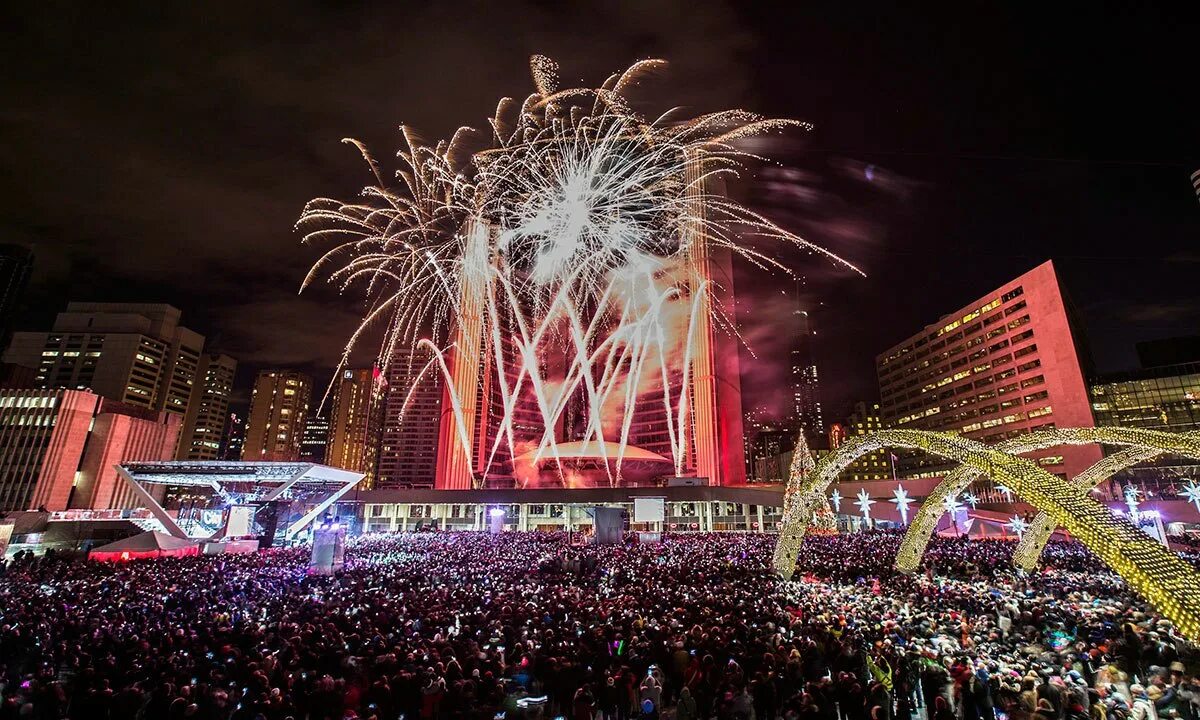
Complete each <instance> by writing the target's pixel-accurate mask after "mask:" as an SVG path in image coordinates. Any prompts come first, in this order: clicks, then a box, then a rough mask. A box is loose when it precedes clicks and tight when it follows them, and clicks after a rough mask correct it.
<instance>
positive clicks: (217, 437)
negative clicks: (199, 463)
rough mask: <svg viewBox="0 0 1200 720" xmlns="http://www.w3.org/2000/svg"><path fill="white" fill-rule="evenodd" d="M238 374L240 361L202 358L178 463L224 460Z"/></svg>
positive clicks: (180, 440)
mask: <svg viewBox="0 0 1200 720" xmlns="http://www.w3.org/2000/svg"><path fill="white" fill-rule="evenodd" d="M236 372H237V360H234V359H233V358H231V357H229V356H228V355H203V356H201V358H200V365H199V367H198V368H197V372H196V377H197V381H195V382H193V383H192V396H191V399H190V400H189V401H188V408H187V414H186V415H184V420H183V432H182V433H181V434H180V436H179V450H178V452H177V453H176V457H177V458H178V459H180V460H217V459H220V457H221V440H222V438H223V436H224V434H225V421H226V418H227V417H228V415H229V398H230V396H231V395H232V394H233V376H234V374H235V373H236Z"/></svg>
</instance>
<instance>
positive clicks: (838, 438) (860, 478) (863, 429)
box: [829, 402, 892, 482]
mask: <svg viewBox="0 0 1200 720" xmlns="http://www.w3.org/2000/svg"><path fill="white" fill-rule="evenodd" d="M882 429H883V420H882V418H881V416H880V408H879V403H877V402H870V403H868V402H858V403H855V404H854V412H853V413H851V414H850V416H849V417H847V418H846V419H845V421H843V422H840V423H834V424H833V425H832V426H831V427H830V428H829V449H830V450H837V449H838V448H839V447H841V446H842V444H843V443H845V442H846V441H847V440H850V439H853V438H856V437H859V436H862V435H870V434H873V433H877V432H879V431H880V430H882ZM890 455H891V453H890V451H889V450H887V449H882V450H875V451H874V452H870V453H867V454H866V455H863V456H862V457H860V458H859V459H857V460H855V461H854V462H852V463H850V465H849V466H848V467H847V468H846V469H845V471H843V474H842V475H841V477H842V479H843V480H849V481H851V482H866V481H869V480H887V479H888V478H890V477H892V465H891V458H890Z"/></svg>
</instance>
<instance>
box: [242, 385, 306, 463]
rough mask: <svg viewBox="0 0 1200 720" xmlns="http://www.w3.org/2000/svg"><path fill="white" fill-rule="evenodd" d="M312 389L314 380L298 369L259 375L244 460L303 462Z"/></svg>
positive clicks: (247, 429) (247, 426) (248, 425)
mask: <svg viewBox="0 0 1200 720" xmlns="http://www.w3.org/2000/svg"><path fill="white" fill-rule="evenodd" d="M312 387H313V383H312V378H310V377H309V376H307V375H305V374H304V373H300V372H296V371H295V370H263V371H261V372H259V373H258V377H257V378H256V379H255V380H254V390H253V392H252V393H251V395H250V416H249V419H248V420H247V421H246V444H245V447H243V448H242V459H243V460H270V461H294V460H297V459H299V457H300V440H301V439H302V438H303V437H304V426H305V423H306V422H307V421H308V406H309V401H310V400H311V398H312Z"/></svg>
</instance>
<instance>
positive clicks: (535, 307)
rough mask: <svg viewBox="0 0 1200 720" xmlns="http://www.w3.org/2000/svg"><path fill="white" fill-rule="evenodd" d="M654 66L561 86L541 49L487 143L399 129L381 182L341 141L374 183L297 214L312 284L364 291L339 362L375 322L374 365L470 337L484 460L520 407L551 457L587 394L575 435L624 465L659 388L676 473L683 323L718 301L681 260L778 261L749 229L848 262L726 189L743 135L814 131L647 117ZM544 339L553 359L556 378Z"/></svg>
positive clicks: (685, 351)
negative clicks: (420, 136) (530, 88)
mask: <svg viewBox="0 0 1200 720" xmlns="http://www.w3.org/2000/svg"><path fill="white" fill-rule="evenodd" d="M662 65H664V63H663V62H662V61H660V60H646V61H642V62H639V63H637V64H635V65H633V66H632V67H630V68H629V69H628V70H626V71H625V72H623V73H619V74H615V75H612V76H610V77H609V78H608V79H607V80H606V81H605V82H604V83H603V84H602V85H601V86H600V87H597V88H560V87H559V81H558V69H557V66H556V65H555V64H554V63H553V61H551V60H549V59H547V58H545V57H542V56H534V58H533V59H532V62H531V69H532V75H533V79H534V85H535V87H536V92H535V93H533V94H531V95H530V96H529V97H527V98H525V100H524V101H523V102H517V101H515V100H513V99H511V98H504V99H502V100H501V101H500V102H499V103H498V105H497V107H496V112H495V115H494V116H493V117H492V118H490V119H489V125H490V128H491V133H490V137H485V133H481V132H477V131H475V130H473V129H471V128H467V127H463V128H460V129H459V130H458V131H457V132H455V134H454V135H453V136H452V137H451V138H450V139H449V140H445V141H441V142H438V143H436V144H435V145H432V146H429V145H424V144H421V143H420V142H418V141H417V140H416V139H415V137H414V135H413V134H412V133H411V132H410V131H409V130H408V129H407V128H402V131H403V136H404V147H403V148H402V150H401V151H400V152H399V153H398V158H399V160H400V167H399V169H397V170H396V172H395V175H394V177H393V178H386V177H385V176H384V174H383V171H382V170H381V168H380V166H379V164H378V163H377V162H376V160H375V159H374V158H373V157H372V156H371V154H370V153H369V152H368V151H367V149H366V148H365V147H364V146H363V145H362V144H361V143H358V142H357V141H354V140H348V141H347V142H349V143H352V144H354V145H355V146H356V147H357V148H358V150H359V151H360V152H361V154H362V155H363V158H364V159H365V160H366V162H367V164H368V166H369V168H370V169H371V172H372V174H373V176H374V180H375V182H374V184H372V185H369V186H368V187H366V188H364V189H363V191H362V193H361V197H360V199H359V200H358V201H356V202H352V203H347V202H340V201H336V200H331V199H328V198H320V199H316V200H313V201H311V202H310V203H309V204H308V205H307V206H306V207H305V210H304V212H303V214H302V215H301V217H300V220H299V223H298V227H299V228H300V230H301V231H302V232H303V234H304V240H305V242H307V243H315V244H320V245H321V246H322V247H324V248H325V250H324V254H323V255H322V256H321V258H320V259H319V260H318V261H317V262H316V263H315V264H314V266H313V268H312V270H311V271H310V273H309V275H308V277H307V278H306V279H305V283H304V285H305V286H308V285H309V284H310V283H312V282H315V281H317V280H319V279H325V280H327V281H329V282H331V283H333V284H335V285H337V286H338V287H339V288H340V289H341V290H343V291H347V290H352V291H355V292H360V293H362V294H363V295H364V297H365V298H367V301H368V303H369V305H368V307H369V309H368V311H367V313H366V314H365V317H364V320H363V323H362V325H361V326H360V327H359V329H358V330H357V331H356V332H355V333H354V334H353V335H352V337H351V338H350V341H349V342H348V344H347V347H346V352H345V354H344V355H343V362H345V360H346V358H348V357H349V353H350V351H351V350H352V349H353V347H354V346H355V345H356V344H357V343H358V342H360V340H361V339H362V338H363V337H364V335H365V334H366V333H367V331H368V330H369V329H371V328H374V327H382V328H383V336H384V339H383V343H382V348H381V353H380V362H381V364H384V365H386V364H387V363H389V362H390V361H391V355H392V353H393V351H394V350H395V349H396V348H397V347H401V346H403V345H416V344H418V343H419V344H420V345H421V346H423V347H426V348H428V349H429V350H430V352H431V358H430V360H429V364H428V366H427V367H426V369H425V370H429V369H430V368H432V369H433V371H435V372H443V373H444V374H447V375H448V374H449V373H450V370H449V369H448V368H447V364H446V362H445V358H443V357H442V353H443V352H444V351H445V350H447V349H448V347H449V346H448V345H447V343H451V339H452V337H453V343H451V344H452V345H453V344H462V343H464V342H466V343H468V344H471V345H473V346H475V347H477V348H478V347H481V353H482V355H483V357H484V358H487V359H489V361H490V364H491V366H492V367H493V372H494V374H495V379H496V380H497V385H498V387H499V392H500V396H501V406H502V409H503V412H502V418H501V421H500V427H499V429H498V432H497V433H496V436H495V441H494V443H493V444H492V447H491V449H490V454H489V455H488V458H489V459H488V465H489V466H490V464H491V462H492V461H493V460H494V459H495V458H496V457H497V453H500V452H501V451H502V450H504V449H505V448H504V447H503V445H507V454H508V456H509V457H513V456H515V455H516V445H517V443H518V438H517V437H516V435H517V433H516V432H515V429H514V422H513V415H514V413H515V412H516V411H517V408H518V407H519V406H520V405H521V404H522V403H526V404H527V405H530V406H534V405H535V406H536V408H537V414H538V415H539V416H540V421H541V425H542V428H541V432H540V433H538V435H539V436H538V437H536V438H533V439H532V440H533V442H534V444H535V446H536V453H535V457H537V458H539V459H540V458H541V457H542V456H543V455H544V454H548V455H549V456H551V457H554V458H556V459H557V451H556V446H557V442H558V438H557V437H556V436H555V432H556V431H555V428H556V427H559V426H560V425H561V420H562V418H563V416H564V413H566V412H568V410H569V407H570V404H571V402H572V399H575V400H576V401H578V399H580V398H582V402H583V405H584V406H585V407H586V409H587V410H586V412H585V413H584V415H585V420H584V421H583V423H582V426H581V429H580V430H579V433H580V435H581V437H580V438H579V439H581V440H582V441H583V442H584V443H585V444H587V443H592V442H594V443H596V447H597V448H598V449H599V452H600V453H601V454H604V455H607V454H608V453H609V452H612V453H613V455H614V458H613V459H614V460H615V468H616V470H615V476H617V477H619V475H620V467H621V462H622V458H623V455H624V451H625V448H626V447H627V445H628V441H629V436H630V425H631V422H632V417H633V414H634V409H635V406H637V405H638V403H639V401H640V399H641V398H644V396H645V391H646V388H647V387H652V388H654V389H655V391H656V392H659V393H660V394H661V401H662V403H661V404H662V408H663V412H665V413H666V417H667V419H668V422H667V427H668V430H669V435H670V445H671V455H672V457H671V459H672V461H673V462H674V464H675V468H676V471H677V472H679V471H682V469H683V467H684V464H685V456H686V454H687V452H688V447H687V443H686V441H685V434H686V429H687V423H688V409H687V402H688V401H687V396H688V392H687V382H688V375H689V372H688V369H689V367H690V350H691V344H692V335H693V331H694V325H695V322H694V321H695V317H696V315H697V314H698V313H709V314H719V310H715V309H713V308H714V305H713V304H712V303H708V302H705V297H704V296H705V293H706V292H707V291H708V288H707V286H706V283H705V282H704V281H698V280H697V278H695V277H692V276H689V273H688V272H687V268H688V267H689V264H688V262H687V261H688V259H689V258H692V257H693V256H694V255H695V254H696V253H698V252H704V253H707V252H711V251H712V250H713V249H725V250H728V251H730V252H732V253H734V254H736V255H738V256H740V257H742V258H745V259H746V260H748V261H750V262H752V263H754V264H756V265H758V266H760V267H764V268H770V269H773V270H777V271H779V272H782V273H790V270H789V268H787V267H784V266H783V265H782V264H780V263H779V261H778V260H776V259H775V258H774V257H773V256H771V255H767V254H764V253H763V252H760V251H758V250H755V249H754V248H752V247H751V246H750V245H748V244H747V243H746V239H747V238H749V237H755V238H758V239H763V238H765V239H767V240H770V241H773V242H775V243H779V244H786V245H790V246H793V247H798V248H801V249H804V250H807V251H809V252H812V253H814V254H817V255H821V256H824V257H826V258H828V259H830V260H831V261H833V262H835V263H838V264H841V265H843V266H846V267H848V268H850V269H853V270H856V271H857V268H853V266H851V265H849V264H848V263H846V262H845V261H844V260H842V259H840V258H838V257H836V256H834V255H832V254H831V253H829V252H828V251H826V250H824V249H822V248H820V247H817V246H815V245H813V244H812V243H809V242H808V241H806V240H804V239H802V238H800V237H798V236H796V235H795V234H793V233H790V232H788V231H786V230H784V229H783V228H781V227H779V226H778V225H776V224H774V223H772V222H771V221H770V220H768V219H767V218H765V217H763V216H762V215H759V214H758V213H755V212H753V211H752V210H750V209H749V208H746V207H745V206H743V205H741V204H739V203H737V202H735V201H733V200H731V199H730V198H728V197H727V196H726V195H724V194H723V193H722V192H720V190H721V188H722V187H723V184H724V183H723V181H724V180H725V179H726V178H731V177H734V176H736V174H737V173H738V171H739V169H740V168H741V167H742V166H743V164H744V162H745V161H746V160H747V159H749V158H750V156H748V155H746V154H744V153H742V152H740V151H738V150H737V149H736V147H735V144H736V142H737V141H738V140H740V139H742V138H746V137H750V136H753V135H758V134H762V133H766V132H773V131H779V130H782V129H784V128H789V127H798V128H804V129H807V128H808V125H807V124H806V123H802V122H798V121H792V120H770V119H764V118H761V117H759V116H757V115H755V114H753V113H749V112H746V111H742V110H728V111H722V112H717V113H711V114H706V115H701V116H699V117H695V118H692V119H687V120H682V119H679V118H678V117H677V115H678V112H677V111H674V110H672V111H669V112H667V113H665V114H663V115H662V116H660V117H658V118H656V119H653V120H651V119H647V118H645V117H643V116H642V115H640V114H639V113H637V112H636V111H635V110H633V109H632V106H631V103H630V101H629V99H628V96H627V95H628V92H629V91H630V90H631V89H633V88H634V87H636V86H637V85H638V84H639V83H640V81H641V79H642V78H643V76H644V75H645V73H646V72H648V71H651V70H654V69H657V68H659V67H661V66H662ZM697 243H700V244H702V245H703V246H704V247H703V248H698V247H697ZM759 245H760V244H759V243H755V246H759ZM467 307H473V308H474V310H473V311H471V312H469V313H466V314H467V315H470V316H471V317H472V318H473V319H472V320H471V321H470V322H468V321H467V320H466V319H465V315H464V312H465V308H467ZM681 309H682V310H681ZM680 318H685V321H683V322H682V323H680V322H679V319H680ZM686 318H690V320H687V319H686ZM714 320H715V321H717V322H718V323H721V322H722V318H719V317H718V318H714ZM475 322H477V323H479V327H478V328H475V329H474V330H470V329H469V328H468V329H469V332H468V334H467V336H466V337H465V339H464V336H463V332H464V331H463V328H464V327H468V326H470V325H471V323H475ZM725 324H726V326H728V325H729V324H728V323H725ZM681 326H682V327H681ZM455 333H457V336H455V335H454V334H455ZM548 353H551V354H554V356H555V357H558V358H561V361H560V362H558V363H557V367H556V368H555V370H554V372H550V371H548V370H547V368H546V362H545V358H546V357H547V354H548ZM447 380H449V378H447ZM673 386H674V387H673ZM452 394H453V393H452ZM468 400H469V399H467V398H455V397H451V402H452V404H453V409H454V412H455V413H456V416H457V417H458V418H459V421H460V426H461V425H467V426H469V425H470V419H469V418H467V417H466V416H467V415H469V414H470V413H471V412H472V411H471V408H470V407H469V406H470V404H471V403H470V402H468ZM460 440H461V442H462V443H463V444H464V445H470V438H469V437H467V436H466V435H464V436H463V437H461V438H460ZM486 470H487V468H485V469H484V471H485V473H486ZM560 472H561V464H560ZM610 479H611V480H613V481H615V480H616V479H617V478H616V477H614V473H613V472H612V471H611V470H610Z"/></svg>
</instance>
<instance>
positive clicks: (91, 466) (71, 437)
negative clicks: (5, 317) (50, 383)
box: [0, 390, 182, 511]
mask: <svg viewBox="0 0 1200 720" xmlns="http://www.w3.org/2000/svg"><path fill="white" fill-rule="evenodd" d="M181 424H182V420H181V418H180V417H179V416H178V415H177V414H174V413H168V412H165V411H152V410H147V409H145V408H139V407H136V406H132V405H129V404H126V403H118V402H114V401H112V400H108V399H105V398H102V397H100V396H99V395H96V394H94V393H91V392H88V391H81V390H3V391H0V510H31V509H37V508H43V509H45V510H50V511H55V510H66V509H72V508H80V509H107V508H128V507H136V506H137V503H136V502H135V500H134V497H133V493H132V490H131V489H130V488H128V487H127V486H126V485H125V484H124V483H122V482H121V481H120V478H119V476H118V474H117V471H116V465H117V464H119V463H122V462H126V461H132V460H168V459H170V458H171V457H173V456H174V453H175V444H176V443H177V442H178V439H179V429H180V425H181Z"/></svg>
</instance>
